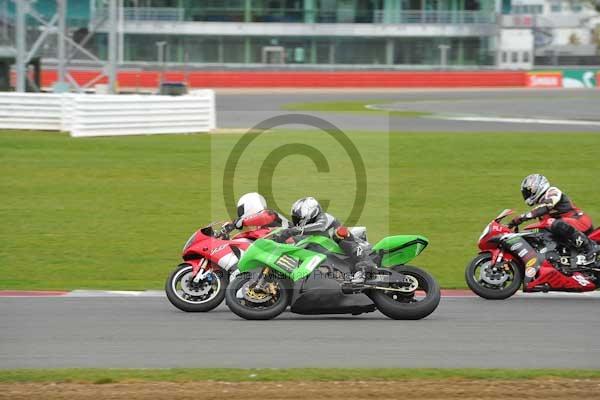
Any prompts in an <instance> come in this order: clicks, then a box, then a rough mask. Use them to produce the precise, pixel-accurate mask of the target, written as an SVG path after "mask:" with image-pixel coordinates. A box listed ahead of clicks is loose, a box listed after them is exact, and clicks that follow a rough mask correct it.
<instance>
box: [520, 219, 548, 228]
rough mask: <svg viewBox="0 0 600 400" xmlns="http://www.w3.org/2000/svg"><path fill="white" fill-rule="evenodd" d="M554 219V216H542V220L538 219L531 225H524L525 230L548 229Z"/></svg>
mask: <svg viewBox="0 0 600 400" xmlns="http://www.w3.org/2000/svg"><path fill="white" fill-rule="evenodd" d="M554 221H555V219H554V218H542V220H540V221H539V222H536V223H535V224H531V225H527V226H526V227H525V229H526V230H533V229H540V230H541V229H550V227H551V226H552V223H553V222H554Z"/></svg>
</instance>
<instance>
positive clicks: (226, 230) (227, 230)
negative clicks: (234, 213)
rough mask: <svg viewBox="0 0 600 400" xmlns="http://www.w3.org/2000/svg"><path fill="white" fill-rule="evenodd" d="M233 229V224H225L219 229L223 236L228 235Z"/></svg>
mask: <svg viewBox="0 0 600 400" xmlns="http://www.w3.org/2000/svg"><path fill="white" fill-rule="evenodd" d="M235 228H236V226H235V222H227V223H226V224H225V225H223V227H222V228H221V232H222V233H224V234H228V233H230V232H232V231H233V230H234V229H235Z"/></svg>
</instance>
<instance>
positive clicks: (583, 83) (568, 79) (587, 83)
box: [562, 69, 598, 88]
mask: <svg viewBox="0 0 600 400" xmlns="http://www.w3.org/2000/svg"><path fill="white" fill-rule="evenodd" d="M597 82H598V79H597V78H596V71H593V70H585V69H567V70H565V71H563V80H562V86H563V87H564V88H593V87H596V85H597Z"/></svg>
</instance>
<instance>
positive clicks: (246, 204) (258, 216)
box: [222, 192, 289, 233]
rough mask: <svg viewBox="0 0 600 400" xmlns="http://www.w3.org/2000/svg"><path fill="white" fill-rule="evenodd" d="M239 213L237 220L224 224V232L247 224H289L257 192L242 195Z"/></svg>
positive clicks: (282, 225) (256, 225) (285, 225)
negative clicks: (269, 207)
mask: <svg viewBox="0 0 600 400" xmlns="http://www.w3.org/2000/svg"><path fill="white" fill-rule="evenodd" d="M237 215H238V217H237V218H236V219H235V220H233V221H231V222H227V223H226V224H224V225H223V228H222V230H223V233H230V232H232V231H233V230H235V229H242V228H243V227H245V226H254V227H257V228H269V227H284V228H287V227H288V226H289V221H288V220H287V219H286V218H285V217H284V216H282V215H281V214H279V213H278V212H277V211H273V210H270V209H268V208H267V201H266V200H265V198H264V197H263V196H262V195H260V194H258V193H255V192H252V193H246V194H245V195H243V196H242V197H240V199H239V200H238V202H237Z"/></svg>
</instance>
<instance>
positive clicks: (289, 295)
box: [225, 235, 440, 320]
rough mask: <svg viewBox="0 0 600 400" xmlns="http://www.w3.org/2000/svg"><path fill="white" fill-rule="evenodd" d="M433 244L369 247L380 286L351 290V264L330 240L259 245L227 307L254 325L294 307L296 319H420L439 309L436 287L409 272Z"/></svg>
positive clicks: (388, 241)
mask: <svg viewBox="0 0 600 400" xmlns="http://www.w3.org/2000/svg"><path fill="white" fill-rule="evenodd" d="M428 244H429V242H428V240H427V239H426V238H425V237H423V236H418V235H399V236H390V237H387V238H385V239H383V240H381V241H380V242H378V243H377V244H375V245H374V246H372V247H371V246H370V245H369V246H368V248H367V249H368V252H369V257H371V259H372V260H373V261H374V262H375V264H376V265H377V266H378V268H377V275H378V277H377V278H378V279H377V280H376V282H377V283H376V284H373V283H369V280H367V281H366V282H365V283H361V284H357V283H352V282H351V280H350V277H351V276H352V275H353V274H352V273H351V271H353V270H354V268H352V267H353V265H352V261H351V259H350V258H349V257H348V256H346V255H345V254H344V252H343V251H342V249H341V248H340V247H339V246H338V244H337V243H336V242H334V241H333V240H331V239H330V238H329V237H326V236H318V235H313V236H308V237H306V236H305V237H301V238H299V240H298V241H297V242H296V243H294V244H288V243H277V242H275V241H272V240H269V239H268V238H263V239H258V240H256V241H255V242H254V243H253V244H252V245H251V246H250V247H249V248H248V249H247V250H246V252H244V253H241V252H240V254H239V256H240V257H238V258H240V261H239V263H238V271H237V272H236V274H237V275H236V276H234V277H232V280H231V281H230V283H229V286H228V287H227V291H226V294H225V298H226V301H227V306H228V307H229V309H230V310H231V311H233V312H234V313H235V314H237V315H238V316H240V317H242V318H245V319H251V320H265V319H272V318H275V317H277V316H278V315H279V314H281V313H282V312H283V311H284V310H285V309H286V308H287V306H288V305H289V306H291V308H290V311H291V312H293V313H297V314H310V315H315V314H352V315H358V314H362V313H367V312H373V311H375V310H379V311H381V312H382V313H383V314H385V315H386V316H388V317H389V318H392V319H413V320H414V319H421V318H425V317H426V316H428V315H429V314H431V313H432V312H433V311H434V310H435V309H436V308H437V306H438V304H439V302H440V287H439V285H438V283H437V282H436V280H435V279H434V278H433V277H432V276H431V275H430V274H428V273H427V272H425V271H424V270H422V269H420V268H416V267H412V266H409V265H406V263H407V262H409V261H410V260H412V259H413V258H415V257H417V256H418V255H419V254H420V253H421V252H422V251H423V250H424V249H425V248H426V247H427V245H428Z"/></svg>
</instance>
